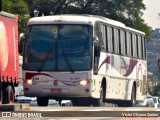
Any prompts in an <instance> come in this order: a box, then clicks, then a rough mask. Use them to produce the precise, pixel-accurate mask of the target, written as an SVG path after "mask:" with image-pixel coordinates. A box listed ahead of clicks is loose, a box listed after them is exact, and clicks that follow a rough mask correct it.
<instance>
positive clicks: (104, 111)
mask: <svg viewBox="0 0 160 120" xmlns="http://www.w3.org/2000/svg"><path fill="white" fill-rule="evenodd" d="M9 113H10V112H9ZM157 116H160V108H140V107H57V106H47V107H38V106H29V107H28V108H27V109H26V108H23V110H16V111H13V112H11V117H10V118H9V119H12V120H17V119H18V120H23V119H26V120H28V119H29V120H160V117H157ZM6 118H7V119H8V117H6ZM6 118H5V119H6ZM0 119H4V117H3V118H0Z"/></svg>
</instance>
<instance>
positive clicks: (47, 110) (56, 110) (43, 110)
mask: <svg viewBox="0 0 160 120" xmlns="http://www.w3.org/2000/svg"><path fill="white" fill-rule="evenodd" d="M41 111H61V110H41Z"/></svg>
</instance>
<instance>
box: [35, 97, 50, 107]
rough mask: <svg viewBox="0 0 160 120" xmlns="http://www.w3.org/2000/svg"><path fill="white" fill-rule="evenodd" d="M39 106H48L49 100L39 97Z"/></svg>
mask: <svg viewBox="0 0 160 120" xmlns="http://www.w3.org/2000/svg"><path fill="white" fill-rule="evenodd" d="M37 104H38V106H48V98H44V97H37Z"/></svg>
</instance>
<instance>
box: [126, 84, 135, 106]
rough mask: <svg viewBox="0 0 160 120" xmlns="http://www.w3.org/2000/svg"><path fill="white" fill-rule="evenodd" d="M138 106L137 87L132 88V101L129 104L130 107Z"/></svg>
mask: <svg viewBox="0 0 160 120" xmlns="http://www.w3.org/2000/svg"><path fill="white" fill-rule="evenodd" d="M135 105H136V91H135V87H134V86H133V87H132V93H131V100H130V101H129V102H128V107H135Z"/></svg>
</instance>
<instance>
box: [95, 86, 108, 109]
mask: <svg viewBox="0 0 160 120" xmlns="http://www.w3.org/2000/svg"><path fill="white" fill-rule="evenodd" d="M105 96H106V91H105V87H104V86H103V85H102V86H101V89H100V98H99V99H94V100H93V105H94V106H101V107H105V106H106V103H105Z"/></svg>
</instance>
